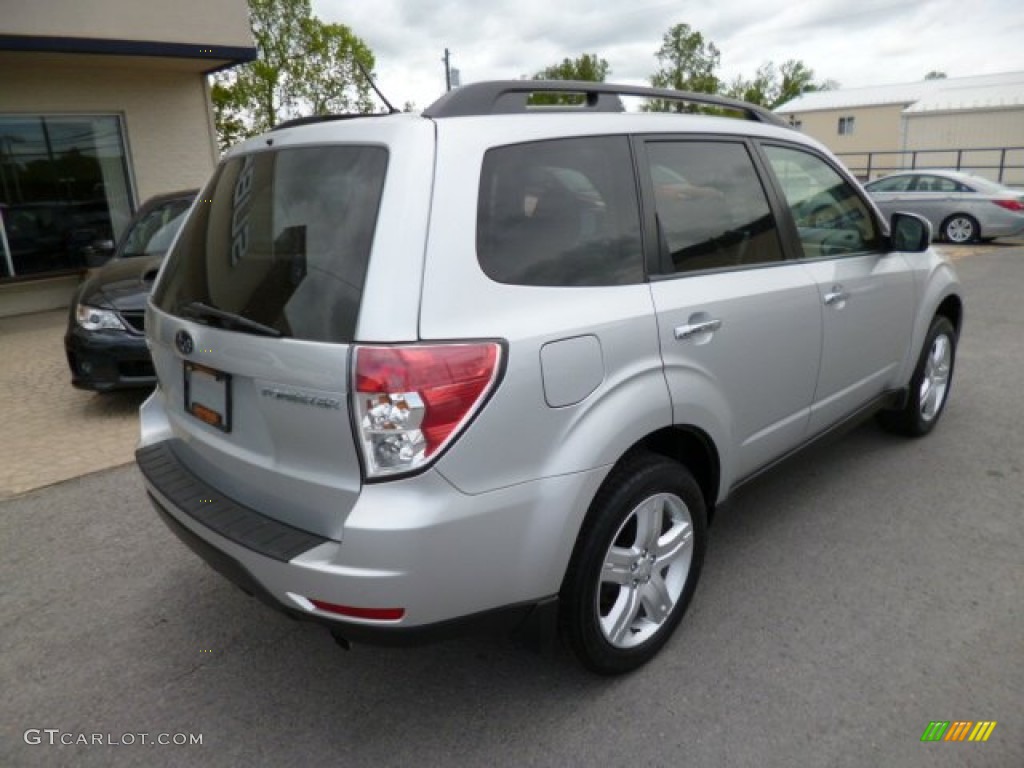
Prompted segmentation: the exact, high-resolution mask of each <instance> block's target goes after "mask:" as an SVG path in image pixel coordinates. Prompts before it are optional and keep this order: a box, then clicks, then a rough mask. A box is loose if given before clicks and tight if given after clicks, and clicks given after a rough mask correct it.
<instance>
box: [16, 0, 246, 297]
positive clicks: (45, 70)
mask: <svg viewBox="0 0 1024 768" xmlns="http://www.w3.org/2000/svg"><path fill="white" fill-rule="evenodd" d="M255 58H256V48H255V47H254V45H253V39H252V34H251V32H250V29H249V19H248V5H247V3H246V0H219V1H218V2H217V3H209V2H204V1H203V0H175V2H173V3H168V2H161V1H158V0H91V1H90V2H87V3H86V2H81V0H47V1H46V2H31V3H30V2H20V3H7V4H5V8H4V11H3V14H2V15H0V71H2V72H3V84H2V86H0V224H2V226H0V316H5V315H13V314H22V313H26V312H33V311H39V310H44V309H52V308H56V307H61V306H66V305H67V303H68V301H69V299H70V296H71V294H72V292H73V291H74V289H75V286H76V285H77V284H78V282H79V281H80V279H81V276H82V273H83V271H84V270H85V269H86V268H88V267H89V266H92V265H93V264H94V263H95V262H97V261H98V260H99V259H101V258H102V255H103V254H104V253H105V252H107V249H108V248H109V245H110V243H111V242H112V241H116V240H117V238H118V237H120V236H121V235H122V233H123V232H124V230H125V227H126V225H127V224H128V222H129V220H130V219H131V217H132V215H133V213H134V212H135V210H136V209H137V208H138V206H139V205H140V204H141V203H142V202H143V201H145V200H146V199H147V198H148V197H150V196H152V195H155V194H159V193H162V192H168V191H173V190H178V189H186V188H191V187H198V186H200V185H202V184H203V182H204V181H205V180H206V178H207V177H208V176H209V175H210V173H211V172H212V171H213V168H214V165H215V164H216V162H217V157H218V154H219V152H218V148H217V140H216V135H215V131H214V126H213V118H212V110H211V104H210V91H209V86H208V84H207V75H208V74H209V73H211V72H216V71H218V70H221V69H225V68H228V67H231V66H234V65H236V64H239V63H242V62H246V61H251V60H253V59H255Z"/></svg>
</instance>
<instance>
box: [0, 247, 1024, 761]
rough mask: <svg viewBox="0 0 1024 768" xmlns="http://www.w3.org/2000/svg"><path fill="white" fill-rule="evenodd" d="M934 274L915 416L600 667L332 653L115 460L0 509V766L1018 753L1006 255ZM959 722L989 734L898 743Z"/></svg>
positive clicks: (805, 460)
mask: <svg viewBox="0 0 1024 768" xmlns="http://www.w3.org/2000/svg"><path fill="white" fill-rule="evenodd" d="M957 267H958V269H959V271H960V274H961V277H962V278H963V280H964V283H965V286H966V291H967V308H966V323H967V324H966V330H965V333H964V336H963V338H962V341H961V346H960V350H959V358H958V361H957V369H956V373H955V378H954V384H953V389H952V394H951V400H950V402H949V406H948V408H947V411H946V413H945V415H944V417H943V421H942V423H941V424H940V425H939V427H938V428H937V430H936V431H935V432H934V433H933V434H932V435H931V436H929V437H927V438H925V439H923V440H917V441H907V440H903V439H898V438H895V437H892V436H889V435H887V434H885V433H883V432H881V431H880V430H878V429H877V428H876V427H875V426H874V425H873V424H871V423H868V424H865V425H863V426H862V427H860V428H858V429H856V430H855V431H853V432H852V433H850V434H848V435H847V436H845V437H844V438H843V439H841V440H839V441H838V442H834V443H832V444H830V445H828V446H826V447H823V448H819V449H816V450H814V451H813V452H810V453H805V454H804V455H803V456H801V457H799V458H797V459H795V460H794V461H792V462H790V463H789V464H787V465H786V466H784V467H782V468H781V469H779V470H777V471H776V472H774V473H772V474H770V475H768V476H766V477H764V478H763V479H761V480H759V481H757V482H756V483H754V484H752V485H751V486H748V487H747V488H745V489H744V490H743V491H741V492H740V493H739V494H738V495H737V496H736V497H735V498H734V499H733V500H732V501H731V502H730V503H729V504H728V505H727V506H726V507H724V508H723V509H721V510H720V512H719V514H718V517H717V518H716V521H715V525H714V526H713V527H712V530H711V539H710V546H709V551H708V557H707V562H706V565H705V570H704V574H703V577H702V579H701V584H700V587H699V588H698V590H697V594H696V597H695V599H694V601H693V604H692V606H691V609H690V612H689V614H688V615H687V617H686V619H685V620H684V622H683V624H682V626H681V627H680V629H679V631H678V632H677V633H676V635H675V636H674V637H673V638H672V640H671V641H670V642H669V644H668V645H667V646H666V648H665V649H664V650H663V652H662V653H661V654H660V655H659V656H658V657H657V658H656V659H655V660H654V661H653V662H651V663H650V664H649V665H647V666H646V667H644V668H643V669H641V670H639V671H638V672H636V673H634V674H632V675H629V676H627V677H624V678H619V679H610V680H609V679H601V678H596V677H594V676H591V675H589V674H588V673H586V672H584V671H583V670H582V669H581V668H579V667H578V666H577V665H576V664H575V662H574V661H573V659H572V658H571V657H570V656H569V655H568V654H567V653H565V652H563V651H554V652H551V653H546V654H537V653H534V652H531V651H529V650H526V649H523V648H520V647H518V646H516V645H514V644H512V643H511V642H508V641H506V640H504V639H500V638H469V639H463V640H457V641H452V642H447V643H441V644H437V645H432V646H426V647H421V648H413V649H381V648H374V647H367V646H356V647H355V648H354V649H353V650H352V651H350V652H344V651H342V650H340V649H339V648H338V647H337V646H335V645H334V644H333V642H332V641H331V639H330V637H329V636H328V634H327V633H326V632H325V631H323V630H322V629H320V628H319V627H315V626H311V625H305V624H299V623H295V622H292V621H290V620H288V619H287V618H284V617H281V616H279V615H277V614H276V613H274V612H272V611H271V610H270V609H268V608H266V607H265V606H263V605H262V604H260V603H259V602H257V601H255V600H253V599H251V598H248V597H246V596H245V595H243V594H242V593H241V592H240V591H238V590H237V589H235V588H234V587H232V586H231V585H230V584H228V583H227V582H225V581H224V580H223V579H222V578H221V577H220V576H218V575H217V574H215V573H214V572H213V571H212V570H210V569H209V568H208V567H207V566H206V565H205V564H203V563H202V562H200V561H199V560H198V559H197V558H196V557H195V556H194V555H193V554H192V553H191V552H189V551H188V550H187V549H185V547H184V546H182V545H181V544H180V543H179V542H178V540H177V539H175V538H174V537H173V535H172V534H171V533H170V532H169V531H167V530H166V529H165V528H164V526H163V524H162V523H160V522H159V520H158V519H157V518H156V516H155V514H154V513H153V511H152V510H151V509H150V507H149V506H148V504H147V502H146V501H145V499H144V494H143V491H142V483H141V480H140V477H139V474H138V472H137V470H136V469H135V468H134V467H133V466H124V467H119V468H115V469H111V470H108V471H103V472H99V473H95V474H91V475H89V476H86V477H82V478H79V479H74V480H71V481H68V482H64V483H60V484H58V485H54V486H51V487H48V488H43V489H41V490H38V491H34V492H31V493H27V494H24V495H21V496H19V497H16V498H12V499H8V500H6V501H0V542H2V547H3V555H4V556H3V558H2V560H0V637H2V638H3V646H2V647H3V653H2V654H0V680H2V681H3V695H2V696H0V766H30V765H32V766H34V765H46V766H53V765H68V766H122V765H124V766H138V765H143V766H150V765H153V766H163V765H189V766H206V765H210V766H221V765H223V766H235V765H305V764H313V763H323V764H327V765H338V766H346V767H348V766H375V767H376V766H478V765H486V766H488V767H489V768H494V767H496V766H627V765H630V766H632V765H643V766H730V767H731V766H786V767H787V768H789V767H791V766H871V767H872V768H874V767H875V766H929V767H931V766H964V765H970V766H991V767H992V768H1017V767H1018V766H1022V765H1024V722H1022V712H1024V708H1022V706H1021V702H1022V691H1024V663H1022V662H1024V614H1022V605H1024V601H1022V596H1024V526H1022V519H1021V516H1022V511H1024V429H1022V426H1024V424H1022V421H1024V396H1022V390H1021V385H1020V382H1021V381H1024V333H1022V330H1024V320H1022V316H1021V309H1020V300H1019V294H1020V290H1021V287H1022V286H1024V248H1012V247H1011V248H1002V249H996V250H991V249H990V250H987V251H985V252H983V253H978V254H976V255H972V256H968V257H965V258H962V259H960V260H959V261H958V263H957ZM453 567H454V566H453ZM466 578H473V574H472V573H467V574H466ZM958 720H959V721H982V720H986V721H996V722H997V723H998V724H997V726H996V727H995V729H994V730H993V732H992V735H991V737H990V738H989V740H988V741H987V742H985V743H972V742H961V743H951V742H938V743H923V742H922V741H921V736H922V734H923V732H924V731H925V729H926V727H927V726H928V724H929V723H930V722H931V721H958ZM196 737H199V738H200V739H201V741H202V743H201V744H194V743H193V744H188V743H185V744H175V743H174V742H175V741H181V740H182V739H184V740H185V741H186V742H187V741H189V740H192V741H194V740H195V739H196ZM83 740H84V741H85V742H86V743H82V742H83ZM158 740H164V741H169V742H171V743H170V744H167V745H162V744H155V743H150V742H156V741H158ZM51 741H52V742H53V743H52V744H51V743H50V742H51ZM62 741H63V742H68V741H70V742H72V743H70V744H62V743H61V742H62Z"/></svg>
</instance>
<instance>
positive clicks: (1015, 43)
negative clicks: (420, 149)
mask: <svg viewBox="0 0 1024 768" xmlns="http://www.w3.org/2000/svg"><path fill="white" fill-rule="evenodd" d="M312 4H313V12H314V14H315V15H317V16H318V17H320V18H321V19H323V20H324V21H328V22H338V23H342V24H345V25H347V26H348V27H350V28H351V29H352V30H353V31H354V32H355V33H356V34H357V35H358V36H359V37H361V38H362V39H363V40H364V41H365V42H366V43H367V44H368V45H369V46H370V48H371V49H372V50H373V52H374V55H375V56H376V57H377V67H376V72H377V82H378V85H379V86H380V87H381V90H383V92H384V95H385V96H387V97H388V99H389V100H390V101H391V102H392V103H393V104H395V106H397V107H399V108H401V107H402V105H403V104H404V103H405V102H407V101H411V102H413V103H415V105H416V106H417V108H419V109H423V108H424V107H426V106H428V105H429V104H430V103H431V102H432V101H433V100H434V99H435V98H437V97H438V96H440V95H441V94H442V93H443V92H444V88H445V81H444V65H443V64H442V62H441V58H442V56H443V54H444V49H445V48H448V49H449V50H450V51H451V62H452V66H453V67H455V68H457V69H458V70H460V73H461V76H462V81H463V83H468V82H473V81H476V80H491V79H510V78H513V79H514V78H518V77H520V76H521V75H524V74H526V75H531V76H532V75H533V74H535V73H536V72H538V71H539V70H541V69H544V68H545V67H547V66H549V65H551V64H556V63H558V62H560V61H561V60H562V59H564V58H566V57H569V58H575V57H576V56H579V55H580V54H583V53H595V54H597V55H599V56H601V57H603V58H605V59H607V60H608V63H609V64H610V65H611V72H612V73H611V76H610V77H609V80H612V81H618V82H624V83H636V84H646V83H647V80H648V77H649V76H650V75H651V74H652V73H653V72H654V71H655V69H656V61H655V58H654V52H655V51H656V50H657V49H658V48H659V47H660V45H661V39H662V37H663V36H664V34H665V32H666V31H667V30H668V29H669V28H670V27H672V26H673V25H675V24H678V23H686V24H689V25H690V26H691V27H693V28H694V29H696V30H698V31H700V32H701V33H703V35H704V37H705V39H706V40H710V41H711V42H713V43H714V44H715V45H716V46H717V47H718V48H719V50H720V51H721V57H722V58H721V67H720V70H719V77H721V78H722V79H724V80H726V81H729V80H732V79H733V78H734V77H735V76H737V75H743V76H744V77H751V76H752V75H753V74H754V71H755V70H756V69H757V67H758V66H759V65H760V64H762V63H764V62H766V61H774V62H775V63H776V64H781V63H782V62H783V61H785V60H787V59H800V60H802V61H803V62H804V63H805V64H806V65H808V66H809V67H810V68H811V69H813V70H814V73H815V76H816V78H817V79H818V80H826V79H831V80H836V81H838V82H839V84H840V85H841V86H842V87H844V88H854V87H861V86H869V85H881V84H888V83H903V82H912V81H915V80H920V79H922V78H923V77H924V75H925V74H926V73H927V72H929V71H931V70H939V71H942V72H946V73H947V74H948V75H949V76H950V77H958V76H961V77H965V76H969V75H981V74H990V73H995V72H1009V71H1017V70H1024V3H1022V2H1021V0H703V1H702V2H699V3H698V2H685V1H684V0H674V1H672V2H666V1H665V0H632V2H628V1H627V2H621V3H610V2H598V0H312Z"/></svg>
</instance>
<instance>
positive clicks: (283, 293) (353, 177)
mask: <svg viewBox="0 0 1024 768" xmlns="http://www.w3.org/2000/svg"><path fill="white" fill-rule="evenodd" d="M387 161H388V154H387V150H385V149H384V148H382V147H367V146H345V147H313V148H299V149H282V150H278V151H273V152H262V153H258V154H249V155H244V156H240V157H236V158H232V159H231V160H229V161H227V162H226V163H224V164H223V165H222V166H221V167H220V168H219V169H218V171H217V174H216V175H215V176H214V178H213V180H212V181H211V182H210V184H209V185H208V186H207V188H206V189H205V190H204V191H203V192H202V193H201V195H200V199H199V202H198V203H197V205H196V207H195V209H194V211H193V213H192V215H191V216H190V217H189V219H188V221H186V223H185V225H184V228H183V229H182V232H181V236H180V237H179V238H178V241H177V243H176V244H175V246H174V249H173V251H172V253H171V255H170V257H169V262H168V265H167V269H166V270H165V274H164V276H163V277H162V278H161V280H160V283H159V285H158V286H157V289H156V291H155V292H154V295H153V301H154V303H155V304H156V305H157V306H158V307H160V308H161V309H163V310H164V311H166V312H170V313H172V314H179V315H180V314H182V309H183V308H184V307H187V305H190V304H191V303H193V302H200V303H202V304H205V305H208V306H211V307H214V308H215V309H217V310H221V311H224V312H230V313H232V314H235V315H239V316H241V317H243V318H245V319H247V320H252V321H255V322H257V323H260V324H262V325H266V326H270V327H271V328H274V329H276V330H277V331H279V332H280V333H281V335H282V336H286V337H292V338H297V339H305V340H309V341H329V342H347V341H352V339H353V337H354V335H355V326H356V321H357V318H358V314H359V302H360V299H361V296H362V291H363V282H364V279H365V277H366V266H367V262H368V260H369V256H370V248H371V246H372V245H373V233H374V230H375V228H376V223H377V211H378V208H379V205H380V197H381V191H382V189H383V186H384V177H385V172H386V170H387Z"/></svg>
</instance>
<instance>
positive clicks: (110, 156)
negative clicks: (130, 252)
mask: <svg viewBox="0 0 1024 768" xmlns="http://www.w3.org/2000/svg"><path fill="white" fill-rule="evenodd" d="M133 208H134V198H133V195H132V193H131V186H130V184H129V180H128V166H127V155H126V152H125V146H124V138H123V132H122V130H121V120H120V118H119V117H117V116H116V115H95V116H93V115H76V116H63V115H62V116H25V115H2V114H0V281H3V280H10V279H12V278H13V279H17V278H22V277H37V276H38V277H41V276H44V275H50V274H60V273H67V272H69V271H79V270H82V269H84V268H86V267H91V266H97V265H98V264H99V263H102V261H103V260H105V259H106V257H108V256H109V255H110V253H111V252H112V251H113V244H114V242H115V241H116V240H117V238H118V237H120V235H121V233H122V232H123V231H124V229H125V227H126V226H127V225H128V222H129V220H130V219H131V216H132V211H133Z"/></svg>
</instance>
